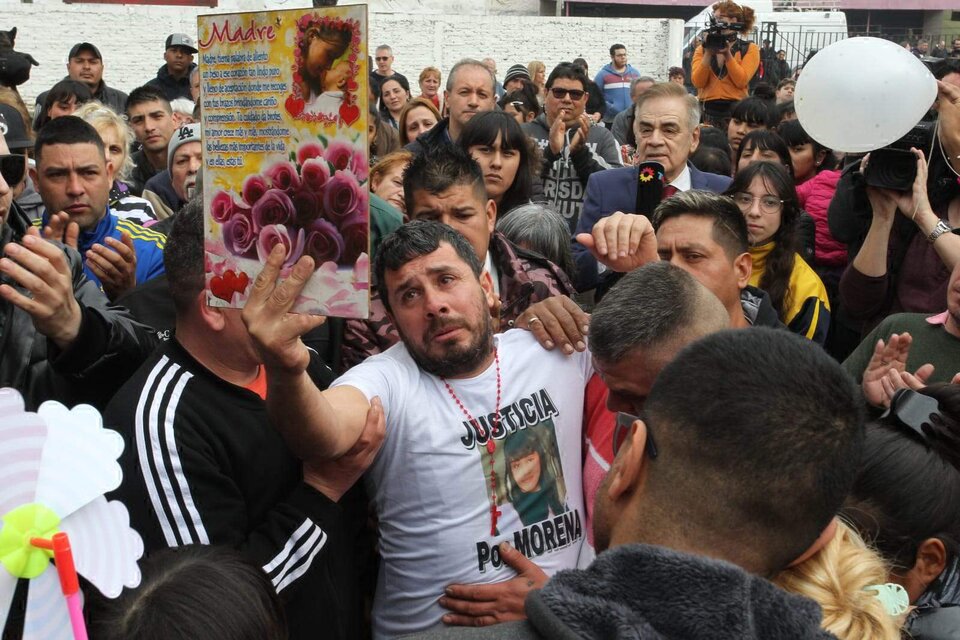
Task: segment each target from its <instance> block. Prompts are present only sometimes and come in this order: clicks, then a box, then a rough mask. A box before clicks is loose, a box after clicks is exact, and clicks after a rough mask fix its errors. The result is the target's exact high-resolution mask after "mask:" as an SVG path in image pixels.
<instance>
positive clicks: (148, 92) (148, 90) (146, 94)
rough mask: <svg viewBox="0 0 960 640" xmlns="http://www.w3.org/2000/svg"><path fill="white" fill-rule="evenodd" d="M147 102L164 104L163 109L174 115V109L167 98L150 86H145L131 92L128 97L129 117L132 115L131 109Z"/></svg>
mask: <svg viewBox="0 0 960 640" xmlns="http://www.w3.org/2000/svg"><path fill="white" fill-rule="evenodd" d="M146 102H160V103H162V104H163V108H164V110H166V112H167V113H173V109H172V108H171V107H170V101H169V100H167V98H166V96H164V95H163V94H162V93H161V92H160V90H159V89H155V88H154V87H151V86H150V85H143V86H142V87H137V88H136V89H134V90H133V91H131V92H130V95H129V96H127V115H129V114H130V108H131V107H135V106H137V105H138V104H144V103H146Z"/></svg>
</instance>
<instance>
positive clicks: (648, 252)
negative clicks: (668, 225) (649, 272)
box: [576, 211, 660, 273]
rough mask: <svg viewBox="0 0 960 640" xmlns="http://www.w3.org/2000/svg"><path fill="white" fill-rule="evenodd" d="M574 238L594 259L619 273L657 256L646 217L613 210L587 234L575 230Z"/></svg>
mask: <svg viewBox="0 0 960 640" xmlns="http://www.w3.org/2000/svg"><path fill="white" fill-rule="evenodd" d="M576 240H577V242H579V243H580V244H581V245H583V246H584V247H586V249H587V250H588V251H589V252H590V253H591V254H593V257H594V258H596V259H597V261H598V262H600V263H602V264H604V265H605V266H606V267H607V268H609V269H612V270H613V271H618V272H621V273H627V272H630V271H633V270H634V269H636V268H637V267H640V266H643V265H645V264H647V263H648V262H655V261H657V260H659V259H660V257H659V256H658V255H657V236H656V233H654V231H653V225H652V224H650V220H648V219H647V218H646V216H640V215H635V214H631V213H623V212H622V211H617V212H615V213H612V214H610V215H609V216H606V217H604V218H601V219H600V220H599V221H598V222H597V224H595V225H594V226H593V230H592V231H591V233H578V234H577V237H576Z"/></svg>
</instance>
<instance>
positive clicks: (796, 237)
mask: <svg viewBox="0 0 960 640" xmlns="http://www.w3.org/2000/svg"><path fill="white" fill-rule="evenodd" d="M714 17H715V20H716V22H717V24H718V25H719V27H718V29H716V30H714V32H713V35H714V36H717V37H714V38H712V39H708V37H707V34H705V36H704V38H703V39H702V41H699V42H698V43H697V44H696V46H695V47H692V48H691V50H690V51H689V52H688V55H686V56H685V62H684V64H685V67H686V68H683V67H671V68H669V69H637V68H635V67H634V66H632V65H631V64H630V62H629V56H628V53H629V51H630V49H628V47H627V46H625V45H623V44H619V43H615V44H613V45H611V46H610V48H609V56H610V62H609V63H608V64H606V65H604V66H603V67H602V68H601V69H599V70H598V71H597V72H596V73H595V74H594V75H593V76H592V77H591V75H588V65H587V62H586V61H585V60H584V59H582V58H576V59H573V60H572V61H570V62H561V63H559V64H557V65H555V66H554V67H553V68H549V67H547V66H546V65H545V64H544V63H543V62H541V61H536V60H534V61H531V62H529V63H528V64H522V63H517V64H513V65H511V66H509V67H508V68H507V71H506V73H505V75H504V76H503V78H502V83H501V82H500V81H499V80H498V78H497V67H496V62H495V61H494V60H493V59H490V58H487V59H484V60H477V59H464V60H461V61H459V62H457V63H456V64H454V65H453V66H452V67H451V68H450V69H443V70H441V69H439V68H437V67H427V68H425V69H423V70H422V71H420V73H419V75H417V73H416V72H415V71H414V70H408V73H410V76H409V77H410V78H413V79H416V80H417V85H416V86H415V85H412V84H411V81H410V80H408V78H407V76H404V75H403V74H401V73H400V72H398V71H397V70H396V69H395V68H394V63H395V60H394V52H393V50H392V49H391V47H390V46H387V45H383V46H379V47H377V48H376V49H375V51H374V55H373V56H372V58H371V64H370V74H369V83H368V85H367V86H368V87H369V105H370V109H369V114H368V123H369V126H368V141H369V150H370V154H369V157H370V167H369V189H370V257H371V269H372V274H371V279H370V282H371V305H370V314H369V317H367V318H365V319H350V320H344V319H336V318H321V317H317V316H309V315H299V314H292V313H290V309H291V307H292V304H293V302H294V301H295V300H296V299H297V296H298V294H299V293H300V291H301V290H302V289H303V287H304V285H305V283H306V281H307V279H308V278H309V276H310V274H312V273H313V272H314V266H315V265H314V264H313V261H312V259H311V258H309V257H303V258H301V259H300V260H299V261H298V262H297V263H296V264H295V265H294V266H293V267H292V268H285V267H284V265H283V260H284V256H283V255H282V251H279V250H274V251H273V252H272V253H271V254H270V256H269V259H268V260H267V261H266V264H265V267H264V269H263V272H262V273H261V274H260V275H259V276H258V277H257V279H256V281H255V282H254V283H253V286H252V287H251V293H250V296H249V299H248V300H247V302H246V305H245V307H244V308H243V309H242V310H240V309H226V308H219V307H211V306H207V304H206V302H205V300H206V298H205V293H204V285H205V277H204V267H203V265H204V229H205V224H204V219H205V216H207V215H209V212H207V211H205V210H204V203H203V198H202V180H203V177H202V171H201V166H202V163H203V157H202V150H203V138H204V132H203V130H202V126H201V124H200V123H201V121H202V109H201V106H200V103H199V101H198V96H199V92H200V77H199V70H198V67H197V65H196V64H195V63H194V60H193V58H194V55H195V54H196V53H197V48H196V44H195V42H194V39H193V37H192V36H191V35H189V34H182V33H175V34H171V35H169V36H168V37H167V38H166V40H165V42H164V52H165V53H164V64H163V66H161V67H160V69H159V70H158V72H157V75H156V77H155V78H153V79H151V80H149V81H148V82H146V83H144V84H143V85H142V86H139V87H138V88H136V89H134V90H132V91H131V92H130V93H129V95H127V94H125V93H123V92H121V91H119V90H116V89H114V88H112V87H110V86H108V85H107V84H106V82H105V79H104V75H105V72H104V68H105V64H104V60H103V57H102V55H101V52H100V50H99V49H98V47H97V46H96V45H95V44H93V43H90V42H80V43H77V44H76V45H74V46H72V47H71V48H70V49H69V51H68V62H67V77H66V78H65V79H64V80H62V81H60V82H58V83H56V84H55V85H54V86H53V87H51V88H50V89H49V90H47V91H44V92H43V93H41V94H40V95H39V97H38V99H37V102H36V104H35V105H34V108H33V109H32V110H31V109H28V108H27V107H26V105H24V104H23V103H22V101H19V102H18V101H17V100H16V97H17V96H18V94H17V92H16V91H15V90H14V91H12V92H7V93H0V130H2V132H3V137H2V139H0V220H2V224H0V249H2V255H3V257H2V258H0V349H2V350H0V386H4V387H13V388H15V389H17V390H19V391H20V393H21V394H22V395H23V397H24V399H25V402H26V405H27V408H28V409H30V410H35V409H36V408H37V407H38V406H39V405H40V403H42V402H44V401H46V400H57V401H60V402H62V403H64V404H66V405H68V406H73V405H76V404H79V403H87V404H91V405H93V406H95V407H97V408H99V409H101V410H102V412H103V416H104V423H105V425H106V426H108V427H110V428H112V429H116V430H117V431H118V432H119V433H120V434H121V435H122V436H123V439H124V442H125V445H126V446H125V447H124V450H123V453H122V455H121V457H120V464H121V467H122V469H123V482H122V484H121V485H120V487H119V488H118V489H117V490H116V491H114V492H112V493H111V494H110V496H109V497H110V498H112V499H116V500H120V501H122V502H123V503H124V505H126V507H127V509H128V511H129V513H130V522H131V526H133V527H134V528H135V529H136V530H137V531H138V532H139V533H140V535H141V537H142V538H143V541H144V546H145V550H146V557H145V559H144V560H143V561H142V563H141V566H142V570H143V581H142V583H141V585H140V586H139V587H138V588H136V589H128V590H126V591H124V593H123V594H122V595H121V597H120V598H118V599H108V598H105V597H102V596H100V595H99V594H98V593H97V592H96V591H95V589H92V588H91V589H86V590H85V594H84V595H85V598H86V605H85V615H86V617H87V622H88V626H89V628H90V632H91V637H92V638H143V639H148V640H149V639H151V638H167V639H171V638H172V639H180V638H183V639H186V638H200V637H209V636H210V634H211V633H214V632H212V631H211V630H216V632H215V635H216V637H218V638H223V639H225V640H232V639H235V638H236V639H241V638H260V639H264V638H270V639H274V638H276V639H279V638H287V637H289V638H308V637H310V638H314V637H329V638H343V639H354V638H365V637H373V638H377V639H381V638H395V637H423V638H551V639H553V638H626V637H631V638H661V637H671V638H672V637H677V638H681V637H682V638H711V639H714V638H721V639H722V638H833V637H836V638H840V639H841V640H863V639H878V640H892V639H895V638H899V637H900V635H901V634H902V633H903V634H909V636H910V637H913V638H917V639H919V640H935V639H941V638H951V637H956V635H955V634H956V631H955V630H956V629H957V628H960V606H958V605H960V499H958V497H960V386H958V385H960V236H958V235H957V234H956V233H955V231H954V230H955V229H958V228H960V54H958V55H953V52H952V51H949V50H947V49H945V48H944V49H943V51H940V52H939V53H941V54H942V56H941V57H942V59H940V60H938V61H936V62H935V64H934V65H933V67H932V68H933V73H934V75H935V77H936V79H937V89H938V91H937V100H936V102H935V103H934V104H932V105H930V112H929V113H928V114H927V115H926V116H924V117H923V120H922V121H921V122H920V123H919V124H918V127H917V129H916V130H917V131H919V132H921V137H920V138H912V140H914V142H912V143H911V148H910V149H909V150H904V151H905V152H906V153H908V154H909V157H910V161H909V164H910V169H911V170H910V172H909V173H910V178H909V180H907V182H906V183H905V184H902V185H901V186H900V187H899V188H892V187H891V186H890V185H889V184H887V185H886V186H883V184H884V183H883V182H878V181H877V180H876V179H875V176H876V175H878V174H883V172H884V170H885V167H884V166H883V162H884V159H883V158H884V156H883V155H882V154H867V155H865V156H864V155H852V154H844V153H841V152H839V151H837V150H834V149H830V148H827V147H826V146H824V145H823V144H822V143H821V142H818V141H817V140H816V139H814V138H813V137H811V136H810V135H809V134H808V133H807V131H806V130H805V128H804V126H803V123H801V122H800V121H799V120H797V118H796V113H795V109H794V106H793V94H794V89H795V86H796V77H797V75H798V74H802V68H799V69H795V70H794V69H790V68H789V66H787V64H786V62H785V60H784V58H783V57H782V56H780V55H778V52H777V51H775V50H773V48H772V47H771V46H770V43H769V42H764V43H762V46H758V45H757V44H756V43H753V42H750V41H749V39H748V36H749V33H750V31H751V27H752V22H753V12H752V10H751V9H750V8H749V7H746V6H741V5H739V4H737V3H735V2H732V1H730V0H721V1H719V2H717V3H716V4H715V5H714ZM954 50H955V51H957V52H960V42H958V43H955V44H954ZM933 53H937V52H933ZM919 55H927V52H926V51H921V52H920V53H919ZM361 86H362V85H361ZM414 93H417V95H416V96H414ZM9 96H13V97H12V98H11V97H9ZM843 106H844V105H842V104H838V105H837V108H843ZM924 135H925V137H923V136H924ZM916 140H921V141H920V142H917V141H916ZM871 155H873V156H874V157H873V158H872V159H871V157H870V156H871ZM871 165H872V166H871ZM281 271H282V272H283V274H284V276H283V277H281ZM21 596H23V593H20V592H18V594H16V597H15V598H14V604H13V609H12V614H11V616H10V617H9V618H8V620H7V623H6V628H5V629H4V637H5V638H6V637H19V633H20V632H21V631H22V629H23V626H24V619H23V610H24V605H25V598H24V597H21ZM477 627H480V628H477Z"/></svg>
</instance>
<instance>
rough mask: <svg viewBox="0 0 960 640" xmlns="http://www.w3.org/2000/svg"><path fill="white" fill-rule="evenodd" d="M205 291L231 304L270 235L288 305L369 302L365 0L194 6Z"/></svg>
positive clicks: (326, 311) (346, 310)
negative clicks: (307, 272) (197, 9)
mask: <svg viewBox="0 0 960 640" xmlns="http://www.w3.org/2000/svg"><path fill="white" fill-rule="evenodd" d="M198 26H199V34H200V39H199V47H198V48H199V50H200V52H199V55H200V87H201V96H200V100H201V102H202V112H203V148H204V179H203V197H204V210H205V212H206V221H207V222H206V241H205V249H206V259H205V267H204V268H205V271H206V283H207V292H208V294H207V299H208V302H209V304H211V305H215V306H229V307H242V306H243V304H244V302H245V301H246V299H247V296H248V294H249V292H250V287H251V286H252V284H253V281H254V279H255V278H256V276H257V274H258V273H259V272H260V269H261V268H262V265H263V263H264V261H265V260H266V258H267V256H268V255H269V254H270V252H271V250H273V248H274V247H275V246H276V245H281V246H283V247H284V250H285V255H286V257H285V259H284V263H283V271H282V272H281V277H285V276H286V275H287V273H289V270H290V269H291V268H292V267H293V265H294V264H295V263H296V262H297V260H299V259H300V258H301V257H303V256H310V257H311V258H312V259H313V261H314V264H315V266H316V271H315V273H314V275H313V277H312V278H311V279H310V281H309V282H308V283H307V285H306V287H305V288H304V290H303V293H302V294H301V296H300V298H299V299H298V300H297V303H296V305H295V306H294V311H298V312H303V313H315V314H321V315H331V316H341V317H351V318H357V317H366V315H367V310H368V306H369V269H370V261H369V237H370V224H369V188H368V184H367V182H368V157H367V123H366V114H367V73H368V70H367V68H366V67H367V55H366V50H367V49H366V7H365V6H349V7H335V8H330V9H309V10H308V9H297V10H287V11H264V12H256V13H244V14H229V15H228V14H221V15H214V16H200V18H198Z"/></svg>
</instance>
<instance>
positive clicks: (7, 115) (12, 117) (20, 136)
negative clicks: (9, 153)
mask: <svg viewBox="0 0 960 640" xmlns="http://www.w3.org/2000/svg"><path fill="white" fill-rule="evenodd" d="M0 133H3V139H4V140H5V141H6V142H7V147H9V148H10V149H11V150H13V149H25V148H28V147H32V146H33V141H32V140H30V136H29V135H28V134H27V125H26V123H25V122H24V121H23V116H22V115H20V112H19V111H17V109H16V107H12V106H10V105H8V104H3V103H2V102H0Z"/></svg>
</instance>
